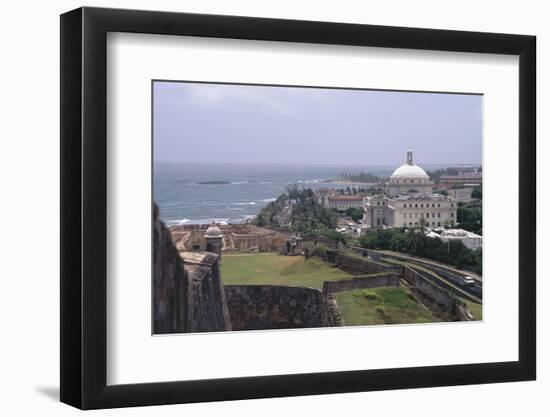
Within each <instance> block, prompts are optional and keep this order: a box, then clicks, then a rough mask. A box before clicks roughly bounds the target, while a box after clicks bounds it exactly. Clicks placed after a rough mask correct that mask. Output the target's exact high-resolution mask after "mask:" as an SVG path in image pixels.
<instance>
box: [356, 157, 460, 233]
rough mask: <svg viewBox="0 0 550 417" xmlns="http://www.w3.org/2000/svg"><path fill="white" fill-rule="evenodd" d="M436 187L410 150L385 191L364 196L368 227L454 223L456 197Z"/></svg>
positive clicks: (439, 225) (431, 225)
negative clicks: (436, 191) (436, 189)
mask: <svg viewBox="0 0 550 417" xmlns="http://www.w3.org/2000/svg"><path fill="white" fill-rule="evenodd" d="M433 187H434V183H433V182H432V181H430V177H429V176H428V174H426V171H424V170H423V169H422V168H421V167H419V166H418V165H415V164H414V161H413V153H412V151H408V152H407V160H406V162H405V164H403V165H401V166H400V167H399V168H397V169H396V170H395V171H394V172H393V174H392V175H391V176H390V180H389V181H388V182H387V183H386V193H385V194H380V195H375V196H372V197H366V198H365V215H364V217H363V222H364V224H365V225H366V228H367V229H376V228H379V227H383V226H387V227H419V226H422V225H424V226H427V227H443V226H452V225H454V224H455V223H456V210H457V203H456V200H455V199H453V198H452V197H448V196H443V195H441V194H434V193H433Z"/></svg>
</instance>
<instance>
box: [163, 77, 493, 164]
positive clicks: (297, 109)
mask: <svg viewBox="0 0 550 417" xmlns="http://www.w3.org/2000/svg"><path fill="white" fill-rule="evenodd" d="M153 94H154V96H153V112H154V114H153V116H154V119H153V138H154V160H155V161H173V162H216V163H261V164H266V163H281V164H319V165H324V164H336V165H395V164H401V163H403V162H404V160H405V154H406V151H407V150H408V149H412V150H413V151H414V157H415V163H417V164H419V165H421V164H480V163H481V161H482V100H483V98H482V96H480V95H466V94H464V95H463V94H436V93H416V92H398V91H375V90H350V89H323V88H303V87H280V86H274V87H270V86H249V85H231V84H210V83H186V82H164V81H155V82H154V89H153Z"/></svg>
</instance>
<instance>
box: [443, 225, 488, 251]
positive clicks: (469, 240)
mask: <svg viewBox="0 0 550 417" xmlns="http://www.w3.org/2000/svg"><path fill="white" fill-rule="evenodd" d="M439 238H440V239H441V240H442V241H443V242H448V241H461V242H462V243H463V244H464V246H466V247H467V248H469V249H473V250H476V249H481V248H482V247H483V237H482V236H480V235H477V234H475V233H472V232H469V231H467V230H463V229H449V230H444V231H443V232H441V236H440V237H439Z"/></svg>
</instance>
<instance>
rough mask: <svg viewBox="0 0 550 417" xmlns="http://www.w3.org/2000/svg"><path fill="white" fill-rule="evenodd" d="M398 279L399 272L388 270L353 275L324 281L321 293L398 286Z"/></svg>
mask: <svg viewBox="0 0 550 417" xmlns="http://www.w3.org/2000/svg"><path fill="white" fill-rule="evenodd" d="M400 279H401V277H400V275H399V274H396V273H394V272H389V273H386V274H381V275H370V276H364V277H354V278H351V279H347V280H343V281H325V282H324V283H323V293H325V294H327V293H336V292H342V291H351V290H358V289H363V288H376V287H399V280H400Z"/></svg>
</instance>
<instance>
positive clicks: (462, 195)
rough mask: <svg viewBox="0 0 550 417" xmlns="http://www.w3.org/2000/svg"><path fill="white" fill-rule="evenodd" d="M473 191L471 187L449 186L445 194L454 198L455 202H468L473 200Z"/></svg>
mask: <svg viewBox="0 0 550 417" xmlns="http://www.w3.org/2000/svg"><path fill="white" fill-rule="evenodd" d="M473 191H474V188H473V187H463V188H451V189H450V190H448V191H447V193H448V194H447V195H448V196H449V197H452V198H454V199H455V200H456V201H457V203H469V202H471V201H473V200H474V199H473V198H472V192H473Z"/></svg>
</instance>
